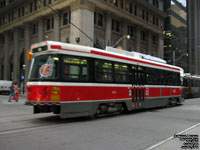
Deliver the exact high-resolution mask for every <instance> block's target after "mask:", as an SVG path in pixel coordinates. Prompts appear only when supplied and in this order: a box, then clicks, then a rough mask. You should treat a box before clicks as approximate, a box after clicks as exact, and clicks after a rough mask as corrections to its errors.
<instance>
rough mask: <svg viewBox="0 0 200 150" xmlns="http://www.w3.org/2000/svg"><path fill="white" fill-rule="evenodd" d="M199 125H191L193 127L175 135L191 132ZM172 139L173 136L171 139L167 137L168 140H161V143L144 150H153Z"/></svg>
mask: <svg viewBox="0 0 200 150" xmlns="http://www.w3.org/2000/svg"><path fill="white" fill-rule="evenodd" d="M199 125H200V123H197V124H195V125H193V126H191V127H189V128H187V129H185V130H183V131H181V132H179V133H177V134H176V135H179V134H183V133H184V132H187V131H189V130H192V129H193V128H196V127H197V126H199ZM172 139H174V136H171V137H169V138H167V139H165V140H163V141H161V142H159V143H157V144H155V145H153V146H151V147H149V148H147V149H146V150H153V149H154V148H156V147H158V146H160V145H162V144H164V143H167V142H168V141H170V140H172Z"/></svg>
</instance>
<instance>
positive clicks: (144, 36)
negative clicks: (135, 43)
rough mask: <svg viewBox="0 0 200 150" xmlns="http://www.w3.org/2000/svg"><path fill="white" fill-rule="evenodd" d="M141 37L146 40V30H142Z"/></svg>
mask: <svg viewBox="0 0 200 150" xmlns="http://www.w3.org/2000/svg"><path fill="white" fill-rule="evenodd" d="M140 39H141V40H142V41H146V35H145V32H144V31H141V35H140Z"/></svg>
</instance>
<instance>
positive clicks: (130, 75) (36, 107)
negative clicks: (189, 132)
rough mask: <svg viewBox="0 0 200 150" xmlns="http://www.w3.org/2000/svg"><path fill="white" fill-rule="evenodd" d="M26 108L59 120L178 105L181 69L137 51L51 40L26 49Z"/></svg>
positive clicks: (181, 97)
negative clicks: (28, 55)
mask: <svg viewBox="0 0 200 150" xmlns="http://www.w3.org/2000/svg"><path fill="white" fill-rule="evenodd" d="M31 52H32V55H33V59H32V62H31V66H30V72H29V76H28V82H27V100H26V103H25V104H26V105H31V106H33V112H34V113H47V112H53V113H54V114H60V117H61V118H71V117H82V116H89V117H93V116H95V115H101V114H110V113H120V112H122V111H132V110H140V109H146V108H153V107H162V106H167V105H169V104H171V105H175V104H181V103H182V102H183V101H184V98H183V95H182V81H183V69H182V68H180V67H177V66H172V65H169V64H166V61H164V60H162V59H160V58H157V57H154V56H150V55H145V54H141V53H137V52H129V51H126V50H119V49H116V48H112V47H106V49H98V48H94V47H87V46H81V45H73V44H68V43H61V42H55V41H44V42H40V43H36V44H33V45H32V46H31Z"/></svg>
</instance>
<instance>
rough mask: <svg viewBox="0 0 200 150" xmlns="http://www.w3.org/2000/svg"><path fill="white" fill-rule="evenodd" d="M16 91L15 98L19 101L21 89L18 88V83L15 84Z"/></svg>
mask: <svg viewBox="0 0 200 150" xmlns="http://www.w3.org/2000/svg"><path fill="white" fill-rule="evenodd" d="M14 90H15V97H16V99H17V101H18V100H19V87H18V86H17V82H14Z"/></svg>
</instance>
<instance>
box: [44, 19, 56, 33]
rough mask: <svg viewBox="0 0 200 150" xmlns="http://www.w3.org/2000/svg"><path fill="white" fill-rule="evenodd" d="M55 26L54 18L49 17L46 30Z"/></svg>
mask: <svg viewBox="0 0 200 150" xmlns="http://www.w3.org/2000/svg"><path fill="white" fill-rule="evenodd" d="M53 28H54V18H53V17H52V18H48V19H47V20H46V31H48V30H51V29H53Z"/></svg>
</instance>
